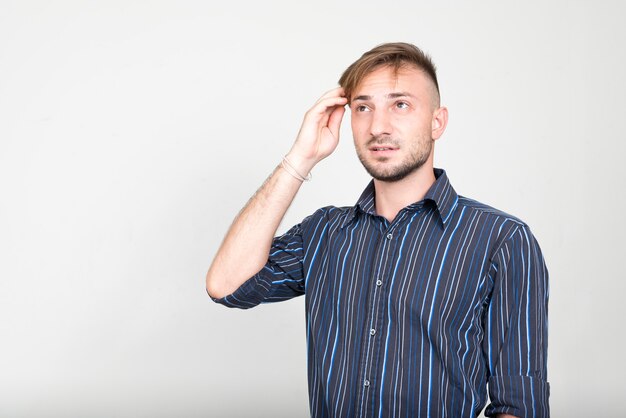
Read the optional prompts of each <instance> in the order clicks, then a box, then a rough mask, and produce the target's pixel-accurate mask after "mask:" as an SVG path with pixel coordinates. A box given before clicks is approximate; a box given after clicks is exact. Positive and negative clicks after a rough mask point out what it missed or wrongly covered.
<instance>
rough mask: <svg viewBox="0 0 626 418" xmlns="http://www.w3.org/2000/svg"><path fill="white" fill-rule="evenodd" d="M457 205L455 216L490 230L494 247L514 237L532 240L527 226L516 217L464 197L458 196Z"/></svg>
mask: <svg viewBox="0 0 626 418" xmlns="http://www.w3.org/2000/svg"><path fill="white" fill-rule="evenodd" d="M457 205H458V206H457V211H456V212H457V216H458V217H463V218H465V221H466V222H467V221H469V222H475V223H476V224H477V225H479V226H480V227H481V228H485V229H488V230H490V232H491V233H490V235H492V236H495V238H496V241H495V242H494V244H495V246H496V247H499V246H500V245H502V244H504V243H505V242H506V241H509V240H511V239H516V237H517V238H520V237H523V236H526V237H527V239H533V238H531V237H532V233H531V231H530V227H529V226H528V224H527V223H526V222H524V221H523V220H521V219H520V218H518V217H517V216H514V215H511V214H510V213H507V212H505V211H502V210H500V209H497V208H494V207H493V206H490V205H487V204H485V203H481V202H479V201H477V200H474V199H470V198H468V197H465V196H459V199H458V203H457Z"/></svg>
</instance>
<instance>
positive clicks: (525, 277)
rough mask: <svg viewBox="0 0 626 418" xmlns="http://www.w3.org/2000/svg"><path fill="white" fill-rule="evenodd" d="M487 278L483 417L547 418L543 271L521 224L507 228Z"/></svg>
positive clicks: (536, 250)
mask: <svg viewBox="0 0 626 418" xmlns="http://www.w3.org/2000/svg"><path fill="white" fill-rule="evenodd" d="M490 277H492V279H493V281H494V288H493V292H492V295H491V300H490V303H489V306H488V308H487V311H486V313H485V316H484V326H485V338H484V341H483V344H484V352H485V355H486V360H487V363H488V366H489V383H488V384H489V398H490V401H491V404H490V405H488V406H487V409H486V410H485V415H486V416H499V415H498V414H512V415H513V416H518V417H524V418H526V417H534V418H545V417H549V416H550V406H549V394H550V385H549V383H548V381H547V349H548V271H547V268H546V265H545V262H544V259H543V255H542V254H541V249H540V248H539V244H538V243H537V241H536V240H535V237H534V236H533V235H532V233H531V232H530V230H529V229H528V227H527V226H525V225H524V226H517V227H515V228H514V229H512V230H511V232H510V234H509V236H508V238H507V239H506V240H505V241H504V243H503V244H502V246H501V247H500V248H499V249H498V250H497V252H496V253H495V255H494V257H493V258H492V271H491V274H490ZM505 416H506V415H505Z"/></svg>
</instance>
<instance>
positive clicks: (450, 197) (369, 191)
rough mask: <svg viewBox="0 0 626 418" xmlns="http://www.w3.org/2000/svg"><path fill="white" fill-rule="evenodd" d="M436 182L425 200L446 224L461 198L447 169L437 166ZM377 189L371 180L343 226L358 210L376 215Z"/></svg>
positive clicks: (342, 225) (347, 214)
mask: <svg viewBox="0 0 626 418" xmlns="http://www.w3.org/2000/svg"><path fill="white" fill-rule="evenodd" d="M434 172H435V182H434V183H433V185H432V186H430V189H428V191H427V192H426V195H425V196H424V199H423V202H431V203H432V204H434V206H435V209H437V212H438V213H439V217H440V219H441V222H442V224H443V225H444V226H445V225H446V223H447V222H448V220H449V219H450V216H451V215H452V213H453V212H454V209H455V208H456V206H457V204H458V200H459V196H458V195H457V194H456V191H455V190H454V188H453V187H452V185H451V184H450V181H449V180H448V176H447V174H446V171H445V170H443V169H440V168H435V169H434ZM374 198H375V190H374V180H372V181H370V183H369V184H368V185H367V187H366V188H365V190H364V191H363V193H362V194H361V197H359V200H358V201H357V203H356V205H354V206H353V207H351V208H350V210H349V211H348V213H346V217H345V219H344V221H343V222H342V224H341V227H342V228H343V227H345V226H346V225H348V224H349V223H350V222H352V220H353V219H354V218H355V217H356V214H357V213H358V212H363V213H367V214H370V215H375V214H376V213H375V210H374V209H375V199H374ZM417 203H419V202H416V203H413V204H411V205H409V206H407V207H409V208H410V207H411V206H417Z"/></svg>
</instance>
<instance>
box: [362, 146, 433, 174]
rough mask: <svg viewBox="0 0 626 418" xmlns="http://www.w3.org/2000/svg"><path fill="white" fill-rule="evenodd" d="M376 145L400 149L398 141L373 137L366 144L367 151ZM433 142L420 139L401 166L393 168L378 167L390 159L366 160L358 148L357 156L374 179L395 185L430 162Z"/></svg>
mask: <svg viewBox="0 0 626 418" xmlns="http://www.w3.org/2000/svg"><path fill="white" fill-rule="evenodd" d="M376 144H389V145H393V146H394V147H398V148H399V145H398V144H399V142H398V141H396V140H392V139H388V138H380V137H372V138H371V139H370V140H369V141H367V144H366V148H365V149H366V150H368V149H369V148H370V147H371V146H373V145H376ZM432 144H433V141H432V140H429V139H428V138H420V141H419V142H418V143H417V144H415V145H414V146H412V147H410V148H411V149H410V150H409V151H410V153H409V155H408V156H406V158H405V159H404V160H403V161H401V162H400V163H399V164H397V165H395V166H392V167H378V166H377V163H378V162H380V163H385V162H386V161H387V160H388V158H386V157H385V158H380V159H378V160H377V161H368V160H366V158H365V155H364V154H363V153H361V152H360V151H359V149H358V148H357V150H356V154H357V156H358V157H359V160H360V161H361V164H363V167H364V168H365V171H367V173H368V174H369V175H370V176H372V177H373V178H374V179H376V180H379V181H384V182H388V183H393V182H396V181H400V180H402V179H404V178H405V177H407V176H408V175H409V174H411V173H414V172H415V171H417V170H418V169H419V168H420V167H422V166H423V165H424V163H426V161H428V157H430V153H431V151H432V148H433V145H432Z"/></svg>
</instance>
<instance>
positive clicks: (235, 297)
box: [209, 273, 271, 309]
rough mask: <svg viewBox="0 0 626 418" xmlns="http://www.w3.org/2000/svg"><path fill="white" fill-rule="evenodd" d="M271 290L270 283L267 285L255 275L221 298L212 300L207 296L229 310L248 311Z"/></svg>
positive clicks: (259, 276)
mask: <svg viewBox="0 0 626 418" xmlns="http://www.w3.org/2000/svg"><path fill="white" fill-rule="evenodd" d="M270 289H271V282H270V283H268V282H267V281H266V280H264V279H263V278H262V277H261V274H259V273H257V274H255V275H254V276H252V277H251V278H249V279H248V280H246V281H245V282H244V283H243V284H242V285H241V286H239V288H238V289H237V290H235V291H234V292H233V293H231V294H230V295H226V296H224V297H223V298H214V297H213V296H211V295H209V296H210V297H211V299H213V302H215V303H219V304H221V305H224V306H227V307H229V308H239V309H249V308H253V307H255V306H257V305H258V304H259V303H261V302H263V301H264V300H265V299H266V297H267V295H268V294H269V292H270Z"/></svg>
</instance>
